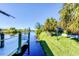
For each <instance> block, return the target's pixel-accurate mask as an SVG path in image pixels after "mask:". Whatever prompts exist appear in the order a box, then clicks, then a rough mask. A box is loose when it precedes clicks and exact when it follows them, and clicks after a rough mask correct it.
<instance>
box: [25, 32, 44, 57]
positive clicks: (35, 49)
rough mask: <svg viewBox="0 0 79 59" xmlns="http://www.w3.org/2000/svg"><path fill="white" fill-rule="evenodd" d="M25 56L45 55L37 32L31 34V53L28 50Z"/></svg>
mask: <svg viewBox="0 0 79 59" xmlns="http://www.w3.org/2000/svg"><path fill="white" fill-rule="evenodd" d="M24 56H45V54H44V51H43V49H42V47H41V45H40V43H39V42H37V39H36V37H35V33H33V32H32V33H31V35H30V55H28V52H27V51H26V52H25V54H24Z"/></svg>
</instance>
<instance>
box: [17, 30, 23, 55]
mask: <svg viewBox="0 0 79 59" xmlns="http://www.w3.org/2000/svg"><path fill="white" fill-rule="evenodd" d="M21 43H22V33H21V32H19V35H18V51H17V53H18V54H19V53H21Z"/></svg>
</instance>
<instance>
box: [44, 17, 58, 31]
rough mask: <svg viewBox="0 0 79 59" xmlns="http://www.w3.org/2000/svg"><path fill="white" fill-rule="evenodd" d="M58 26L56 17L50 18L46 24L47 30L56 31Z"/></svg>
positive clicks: (45, 28)
mask: <svg viewBox="0 0 79 59" xmlns="http://www.w3.org/2000/svg"><path fill="white" fill-rule="evenodd" d="M56 27H57V21H56V19H54V18H48V19H47V20H46V22H45V24H44V30H45V31H55V29H56Z"/></svg>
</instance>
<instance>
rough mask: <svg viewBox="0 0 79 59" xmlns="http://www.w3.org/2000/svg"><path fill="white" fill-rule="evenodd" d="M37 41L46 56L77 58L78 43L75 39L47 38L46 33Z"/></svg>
mask: <svg viewBox="0 0 79 59" xmlns="http://www.w3.org/2000/svg"><path fill="white" fill-rule="evenodd" d="M39 41H40V43H41V45H42V47H43V49H44V51H45V53H46V54H47V55H55V56H79V42H78V41H76V40H75V39H71V38H67V37H62V36H59V37H58V40H57V36H52V37H51V36H49V35H47V33H46V32H42V33H41V34H40V35H39Z"/></svg>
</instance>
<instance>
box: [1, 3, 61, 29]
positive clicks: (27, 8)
mask: <svg viewBox="0 0 79 59" xmlns="http://www.w3.org/2000/svg"><path fill="white" fill-rule="evenodd" d="M61 8H62V4H59V3H51V4H45V3H43V4H42V3H41V4H38V3H37V4H34V3H33V4H28V3H25V4H24V3H23V4H22V3H21V4H20V3H16V4H11V3H10V4H1V3H0V10H3V11H5V12H6V13H8V14H11V15H12V16H15V17H16V19H13V18H10V17H7V16H5V15H3V14H1V13H0V28H10V27H15V28H28V27H31V28H32V29H34V28H35V24H36V23H37V22H39V23H41V24H43V23H44V22H45V21H46V19H47V18H48V17H53V18H55V19H57V20H59V13H58V11H59V10H60V9H61Z"/></svg>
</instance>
